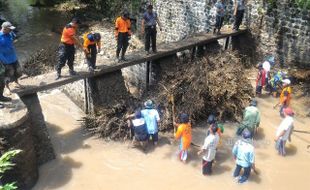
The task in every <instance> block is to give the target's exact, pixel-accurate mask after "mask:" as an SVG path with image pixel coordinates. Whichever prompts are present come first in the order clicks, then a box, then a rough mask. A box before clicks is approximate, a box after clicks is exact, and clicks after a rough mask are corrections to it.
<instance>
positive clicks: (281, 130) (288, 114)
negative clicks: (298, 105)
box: [274, 107, 294, 156]
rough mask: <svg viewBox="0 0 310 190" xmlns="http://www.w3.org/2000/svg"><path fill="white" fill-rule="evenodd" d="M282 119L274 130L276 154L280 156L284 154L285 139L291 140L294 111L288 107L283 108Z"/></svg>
mask: <svg viewBox="0 0 310 190" xmlns="http://www.w3.org/2000/svg"><path fill="white" fill-rule="evenodd" d="M283 114H284V117H285V118H284V119H283V120H282V122H281V124H280V125H279V127H278V128H277V131H276V137H275V139H274V140H275V142H276V150H277V151H278V154H279V155H281V156H285V154H286V152H285V144H286V141H287V140H289V141H291V135H292V132H293V128H294V125H293V124H294V118H293V116H294V112H293V110H292V109H291V108H290V107H287V108H284V109H283Z"/></svg>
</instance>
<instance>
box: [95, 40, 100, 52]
mask: <svg viewBox="0 0 310 190" xmlns="http://www.w3.org/2000/svg"><path fill="white" fill-rule="evenodd" d="M96 44H97V48H98V53H100V51H101V40H100V41H98V42H97V43H96Z"/></svg>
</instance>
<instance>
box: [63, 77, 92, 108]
mask: <svg viewBox="0 0 310 190" xmlns="http://www.w3.org/2000/svg"><path fill="white" fill-rule="evenodd" d="M61 90H62V91H63V92H64V93H65V94H66V95H67V96H68V97H69V98H70V99H71V100H72V101H73V102H74V103H75V104H76V105H77V106H79V107H80V108H81V109H82V110H84V111H86V110H87V108H86V107H85V106H86V105H85V101H86V97H85V80H79V81H76V82H73V83H70V84H67V85H64V86H62V87H61Z"/></svg>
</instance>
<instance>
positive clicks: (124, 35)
mask: <svg viewBox="0 0 310 190" xmlns="http://www.w3.org/2000/svg"><path fill="white" fill-rule="evenodd" d="M130 27H131V22H130V19H129V12H127V11H124V12H123V13H122V16H120V17H118V18H117V19H116V21H115V39H117V49H116V59H117V60H118V61H119V62H121V61H127V59H126V58H125V53H126V50H127V47H128V45H129V39H130V37H131V30H130ZM121 52H122V53H121ZM120 53H121V58H120V57H119V54H120Z"/></svg>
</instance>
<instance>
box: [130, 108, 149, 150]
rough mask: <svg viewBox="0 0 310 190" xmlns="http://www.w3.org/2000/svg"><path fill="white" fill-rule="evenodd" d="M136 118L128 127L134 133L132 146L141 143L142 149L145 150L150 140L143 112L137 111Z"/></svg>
mask: <svg viewBox="0 0 310 190" xmlns="http://www.w3.org/2000/svg"><path fill="white" fill-rule="evenodd" d="M134 117H135V118H134V119H132V120H131V121H129V122H128V127H130V128H131V129H132V131H133V139H132V146H134V145H135V143H139V144H140V145H141V147H142V149H143V150H145V148H146V142H147V140H148V133H147V128H146V123H145V120H144V118H143V117H142V114H141V111H139V110H138V111H136V112H135V114H134Z"/></svg>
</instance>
